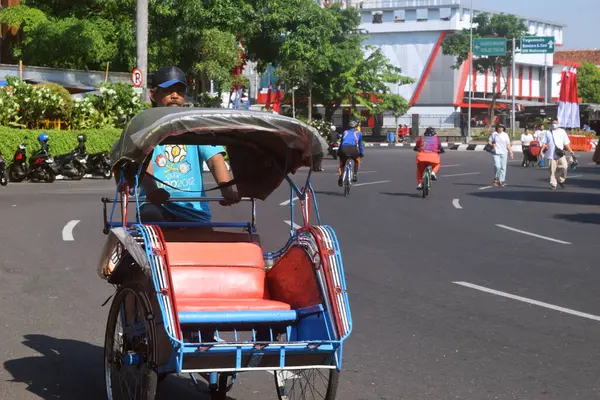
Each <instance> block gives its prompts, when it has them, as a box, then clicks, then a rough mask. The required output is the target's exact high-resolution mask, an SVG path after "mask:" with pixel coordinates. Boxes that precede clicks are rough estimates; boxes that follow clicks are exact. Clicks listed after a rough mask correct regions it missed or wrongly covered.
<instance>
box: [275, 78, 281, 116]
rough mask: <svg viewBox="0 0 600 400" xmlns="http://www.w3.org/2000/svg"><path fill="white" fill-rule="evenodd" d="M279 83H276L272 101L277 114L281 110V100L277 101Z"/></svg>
mask: <svg viewBox="0 0 600 400" xmlns="http://www.w3.org/2000/svg"><path fill="white" fill-rule="evenodd" d="M280 88H281V86H280V85H277V91H276V92H275V101H274V102H273V111H274V112H275V113H277V114H279V111H280V110H281V101H279V96H280Z"/></svg>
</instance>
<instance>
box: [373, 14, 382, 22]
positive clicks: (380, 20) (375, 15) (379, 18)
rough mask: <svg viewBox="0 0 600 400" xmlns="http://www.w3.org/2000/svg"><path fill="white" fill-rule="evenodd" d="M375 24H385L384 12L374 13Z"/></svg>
mask: <svg viewBox="0 0 600 400" xmlns="http://www.w3.org/2000/svg"><path fill="white" fill-rule="evenodd" d="M373 23H374V24H381V23H383V12H382V11H373Z"/></svg>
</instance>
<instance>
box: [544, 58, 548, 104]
mask: <svg viewBox="0 0 600 400" xmlns="http://www.w3.org/2000/svg"><path fill="white" fill-rule="evenodd" d="M547 104H548V55H547V54H544V105H547Z"/></svg>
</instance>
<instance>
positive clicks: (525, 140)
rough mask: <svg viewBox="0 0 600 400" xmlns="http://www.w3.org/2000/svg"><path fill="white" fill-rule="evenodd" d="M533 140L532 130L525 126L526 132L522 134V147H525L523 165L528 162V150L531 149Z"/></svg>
mask: <svg viewBox="0 0 600 400" xmlns="http://www.w3.org/2000/svg"><path fill="white" fill-rule="evenodd" d="M531 142H533V135H532V134H531V130H530V129H529V128H525V133H523V134H522V135H521V147H522V149H523V166H525V163H526V162H527V152H528V151H529V146H530V145H531Z"/></svg>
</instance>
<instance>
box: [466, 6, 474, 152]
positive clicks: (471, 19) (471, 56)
mask: <svg viewBox="0 0 600 400" xmlns="http://www.w3.org/2000/svg"><path fill="white" fill-rule="evenodd" d="M472 81H473V0H471V15H470V17H469V111H468V121H467V124H468V125H467V126H468V127H469V128H468V131H467V143H469V141H470V140H471V98H472V97H473V82H472Z"/></svg>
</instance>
